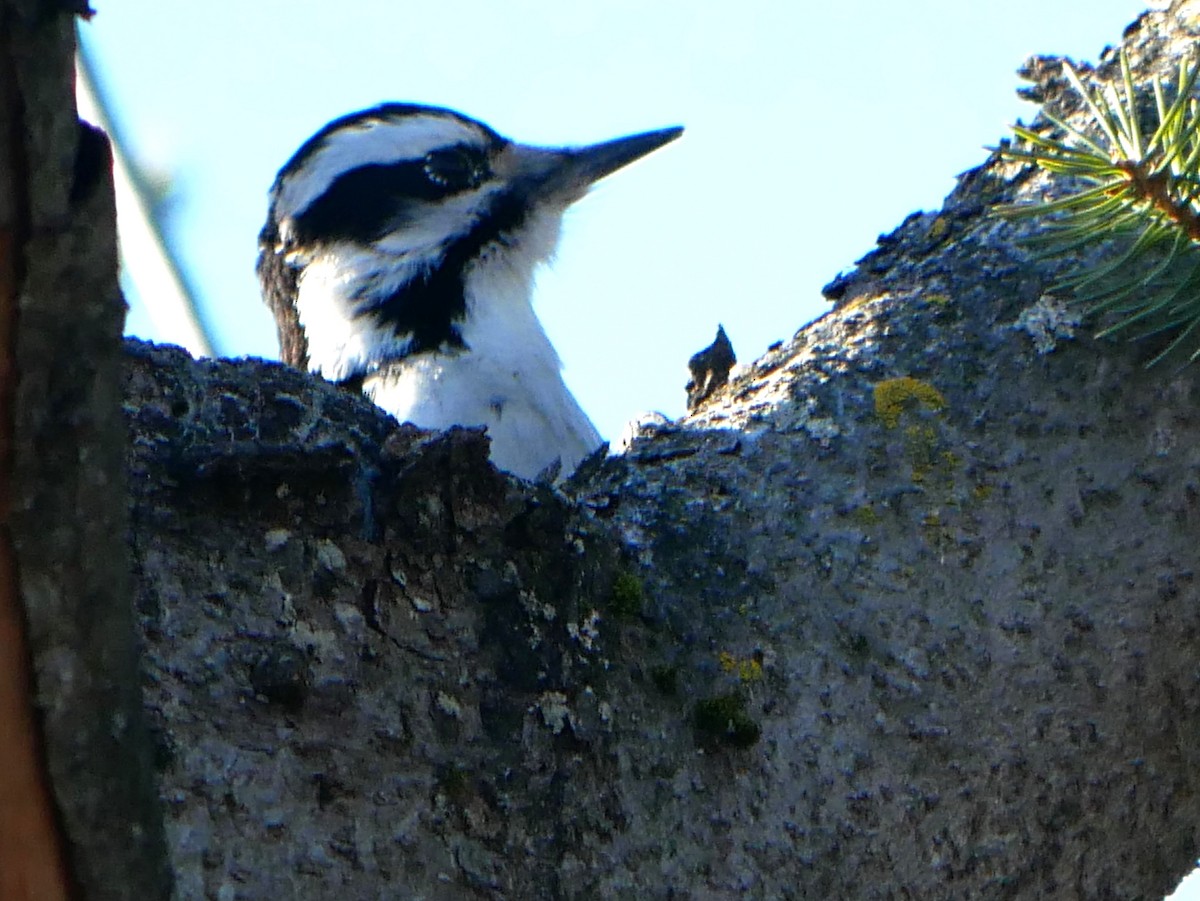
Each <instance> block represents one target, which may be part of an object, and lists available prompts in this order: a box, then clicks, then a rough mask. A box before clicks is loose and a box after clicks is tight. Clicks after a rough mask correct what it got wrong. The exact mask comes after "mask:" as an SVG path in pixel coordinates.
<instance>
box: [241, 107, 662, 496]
mask: <svg viewBox="0 0 1200 901" xmlns="http://www.w3.org/2000/svg"><path fill="white" fill-rule="evenodd" d="M681 132H682V129H680V128H667V129H662V130H660V131H652V132H646V133H644V134H638V135H632V136H630V137H626V138H619V139H617V140H615V141H608V142H605V143H602V144H595V145H591V146H588V147H579V148H542V147H531V146H526V145H521V144H515V143H513V142H511V141H509V140H507V139H505V138H503V137H501V136H500V135H499V134H497V133H496V132H494V131H493V130H492V129H490V128H488V127H487V126H486V125H483V124H482V123H480V122H477V121H475V120H473V119H469V118H467V117H466V116H463V115H460V114H459V113H456V112H454V111H452V110H448V109H442V108H437V107H426V106H416V105H410V104H385V105H382V106H378V107H375V108H373V109H368V110H364V111H362V112H358V113H353V114H351V115H348V116H344V117H342V118H340V119H337V120H335V121H333V122H331V123H329V124H328V125H326V126H325V127H324V128H322V129H321V130H320V131H319V132H317V133H316V134H315V135H313V137H312V138H310V139H309V140H308V141H307V142H305V144H304V145H303V146H302V147H301V148H300V149H299V150H298V151H297V152H296V154H295V155H294V156H293V157H292V158H291V159H290V160H289V161H288V162H287V164H286V165H284V167H283V168H282V169H281V170H280V172H279V175H278V177H277V178H276V180H275V184H274V185H273V186H272V188H271V192H270V210H269V213H268V216H267V223H266V225H265V226H264V227H263V230H262V232H261V234H260V235H259V257H258V274H259V279H260V281H261V283H262V289H263V297H264V299H265V301H266V303H267V304H268V306H270V308H271V311H272V313H273V314H274V316H275V321H276V324H277V326H278V330H279V344H280V351H281V356H282V358H283V360H284V362H286V363H290V364H291V365H293V366H297V367H301V368H306V369H308V370H310V371H312V372H316V373H319V374H321V375H323V376H324V377H325V378H327V379H330V380H332V381H336V382H355V383H361V386H362V389H363V391H364V393H366V394H367V395H368V396H369V397H371V398H372V399H373V400H374V401H375V402H376V403H377V404H378V405H379V406H381V407H383V408H384V409H385V410H387V411H388V412H390V413H392V414H393V415H394V416H395V417H396V418H397V419H399V420H400V421H402V422H403V421H410V422H413V423H415V424H417V425H419V426H422V427H424V428H432V429H443V428H448V427H450V426H452V425H469V426H478V425H483V426H486V427H487V430H488V433H489V435H490V436H491V440H492V459H493V462H495V464H496V465H497V466H498V467H500V468H501V469H504V470H507V471H509V472H512V473H514V474H516V475H518V476H522V477H524V478H534V477H536V476H538V475H539V474H542V473H544V472H547V471H553V469H552V468H553V467H554V466H555V465H556V464H557V465H559V466H561V472H562V473H563V474H566V473H569V472H570V471H571V470H573V469H574V467H575V465H576V464H577V463H578V462H579V461H580V460H581V459H582V458H583V457H584V456H586V455H587V454H589V453H590V452H591V451H593V450H595V449H596V448H597V447H598V446H599V445H600V443H601V439H600V436H599V434H598V433H597V432H596V429H595V427H594V426H593V425H592V423H591V422H590V421H589V419H588V417H587V415H586V414H585V413H584V412H583V410H581V409H580V407H579V404H578V403H577V402H576V401H575V398H574V397H573V396H572V395H571V393H570V391H568V390H567V387H566V385H565V384H564V383H563V380H562V376H561V372H560V370H561V364H560V362H559V360H558V356H557V355H556V354H555V352H554V348H553V347H552V346H551V344H550V341H549V339H548V338H547V337H546V334H545V332H544V331H543V330H542V327H541V323H540V322H539V321H538V319H537V316H536V315H535V314H534V311H533V307H532V305H531V293H532V289H533V274H534V270H535V268H536V267H537V265H538V264H539V263H541V262H543V261H545V260H547V259H548V258H549V257H550V256H551V255H552V254H553V252H554V248H555V246H556V244H557V243H558V237H559V230H560V225H561V222H562V215H563V213H564V211H565V210H566V208H567V207H568V206H569V205H570V204H572V203H573V202H574V201H576V200H578V199H579V198H581V197H582V196H583V195H584V194H585V193H587V190H588V188H589V187H590V186H591V185H592V184H593V183H594V182H596V181H597V180H599V179H600V178H603V177H604V176H605V175H608V174H609V173H611V172H613V171H615V170H617V169H619V168H621V167H622V166H624V165H626V164H628V163H630V162H632V161H634V160H636V159H638V158H639V157H641V156H644V155H645V154H647V153H649V152H651V151H652V150H655V149H656V148H658V147H661V146H662V145H663V144H666V143H667V142H668V141H671V140H673V139H675V138H676V137H678V136H679V134H680V133H681Z"/></svg>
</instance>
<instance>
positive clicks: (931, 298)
mask: <svg viewBox="0 0 1200 901" xmlns="http://www.w3.org/2000/svg"><path fill="white" fill-rule="evenodd" d="M925 300H927V301H928V302H929V303H931V304H933V305H934V306H935V307H948V306H949V305H950V304H951V303H952V302H953V301H952V300H951V298H950V295H949V294H926V295H925Z"/></svg>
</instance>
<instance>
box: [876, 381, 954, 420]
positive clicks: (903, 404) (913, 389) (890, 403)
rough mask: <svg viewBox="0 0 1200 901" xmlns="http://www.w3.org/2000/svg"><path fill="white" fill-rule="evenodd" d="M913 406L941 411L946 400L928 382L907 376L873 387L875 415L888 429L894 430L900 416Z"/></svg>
mask: <svg viewBox="0 0 1200 901" xmlns="http://www.w3.org/2000/svg"><path fill="white" fill-rule="evenodd" d="M914 405H915V406H922V407H925V408H926V409H928V410H941V409H943V408H944V407H945V406H946V398H945V397H943V396H942V392H940V391H938V389H937V388H935V387H933V385H931V384H929V382H922V381H921V380H920V379H914V378H910V377H909V376H901V377H900V378H898V379H888V380H887V381H884V382H880V383H879V384H877V385H876V386H875V415H876V416H878V417H879V418H880V419H881V420H882V421H883V424H884V425H885V426H887V427H888V428H889V429H891V428H895V427H896V425H897V424H899V422H900V414H901V413H903V412H904V411H905V410H906V409H908V408H909V407H911V406H914Z"/></svg>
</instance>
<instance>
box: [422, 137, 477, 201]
mask: <svg viewBox="0 0 1200 901" xmlns="http://www.w3.org/2000/svg"><path fill="white" fill-rule="evenodd" d="M487 175H488V165H487V157H485V156H484V155H483V154H482V153H481V152H480V151H478V150H475V149H473V148H471V147H442V148H440V149H438V150H431V151H429V153H427V154H425V177H426V178H427V179H429V181H430V182H431V183H432V184H435V185H437V186H438V187H440V188H442V189H443V190H446V191H451V192H453V191H466V190H468V189H469V188H475V187H478V186H479V184H480V183H481V182H482V181H483V180H484V179H485V178H487Z"/></svg>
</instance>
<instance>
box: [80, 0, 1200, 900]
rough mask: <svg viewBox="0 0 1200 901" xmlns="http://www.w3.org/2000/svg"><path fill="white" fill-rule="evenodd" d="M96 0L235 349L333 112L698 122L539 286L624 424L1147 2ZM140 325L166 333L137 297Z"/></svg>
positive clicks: (624, 191) (584, 122)
mask: <svg viewBox="0 0 1200 901" xmlns="http://www.w3.org/2000/svg"><path fill="white" fill-rule="evenodd" d="M95 6H96V7H97V9H98V14H97V15H96V17H95V18H94V20H93V21H92V22H91V23H88V24H85V25H84V26H83V27H82V34H83V38H84V41H85V43H86V44H87V46H88V47H89V48H90V50H91V51H92V53H93V55H94V59H95V62H96V64H97V68H98V70H99V74H100V76H101V78H102V80H103V84H104V87H105V89H106V91H107V93H108V94H109V95H110V98H111V100H112V102H113V104H114V106H115V109H116V113H117V116H118V117H119V123H120V125H121V126H123V129H124V131H125V132H126V135H127V137H128V138H129V139H130V141H131V145H132V147H131V149H132V150H133V152H134V153H135V155H136V156H137V157H138V159H139V161H140V162H141V164H142V165H143V166H146V167H148V168H149V169H151V170H157V171H159V172H161V173H164V174H166V175H169V176H171V177H172V178H173V179H174V180H175V182H174V183H175V197H174V208H175V211H176V216H175V219H174V232H175V234H176V236H177V238H178V244H179V246H180V248H181V252H182V258H183V259H182V262H183V264H184V266H185V267H186V269H187V271H188V273H189V275H190V276H191V278H192V279H193V281H194V282H195V283H196V285H197V286H198V288H199V291H200V295H201V297H200V300H201V302H202V311H203V315H204V317H205V319H206V320H207V323H208V324H209V325H210V327H211V330H212V332H213V333H214V337H215V339H216V346H217V348H218V350H219V352H221V353H222V354H225V355H231V356H238V355H246V354H250V355H259V356H268V357H270V356H274V355H275V352H276V347H275V335H274V326H273V323H272V322H271V319H270V316H269V315H268V314H267V311H266V309H265V308H264V307H263V305H262V304H261V302H260V300H259V297H258V287H257V283H256V281H255V278H254V259H255V253H256V247H255V238H256V235H257V232H258V229H259V227H260V226H261V224H262V221H263V217H264V215H265V211H266V200H265V197H266V192H267V189H268V187H269V186H270V184H271V181H272V179H273V178H274V175H275V172H276V170H277V169H278V168H279V166H280V165H282V163H283V162H284V161H285V160H286V159H287V158H288V157H289V156H290V155H291V153H292V152H293V151H294V150H295V149H296V148H297V147H298V146H299V144H300V143H301V142H302V141H303V140H304V139H306V138H307V137H308V136H309V135H310V134H311V133H312V132H314V131H315V130H316V129H317V128H319V127H320V126H321V125H323V124H324V123H325V122H326V121H327V120H329V119H331V118H334V117H335V116H338V115H341V114H342V113H345V112H348V111H351V110H354V109H358V108H361V107H365V106H369V105H372V104H375V103H377V102H380V101H383V100H406V101H416V102H424V103H432V104H438V105H444V106H450V107H454V108H456V109H459V110H461V111H462V112H464V113H467V114H468V115H471V116H474V117H476V118H479V119H482V120H483V121H485V122H487V123H488V124H490V125H491V126H493V127H494V128H496V129H497V130H498V131H500V132H502V133H503V134H505V135H507V136H509V137H511V138H514V139H517V140H520V141H524V142H543V143H547V144H570V143H586V142H591V141H596V140H601V139H606V138H611V137H616V136H619V135H623V134H626V133H630V132H634V131H640V130H643V129H649V128H656V127H660V126H666V125H675V124H682V125H684V126H686V127H687V133H686V134H685V135H684V137H683V139H682V140H681V141H678V142H676V143H674V144H672V145H670V146H669V147H667V148H665V149H664V150H662V151H660V152H658V153H656V154H654V155H653V156H652V157H649V158H647V159H646V160H644V161H642V162H640V163H638V164H637V165H635V166H634V167H632V168H631V169H629V170H626V171H622V172H620V173H618V174H616V175H615V176H613V177H612V178H610V179H608V180H606V181H605V182H603V183H602V185H601V187H600V188H599V189H598V190H596V191H595V192H594V193H593V194H592V195H591V196H589V197H588V198H586V199H585V200H584V201H582V202H581V203H580V204H578V205H577V206H576V207H575V209H574V210H573V212H572V213H571V214H570V215H569V216H568V220H567V226H566V229H565V231H564V240H563V244H562V247H561V249H560V252H559V255H558V259H557V262H556V263H555V265H554V267H553V268H552V269H549V270H544V271H543V272H542V274H541V276H540V278H539V288H538V293H537V300H536V306H537V309H538V311H539V314H540V315H541V316H542V319H543V322H544V323H545V324H546V327H547V331H548V332H549V334H550V336H551V338H552V339H553V341H554V342H555V345H556V347H557V348H558V350H559V353H560V355H561V356H562V358H563V360H564V362H565V363H566V366H567V380H568V382H569V384H570V385H571V386H572V388H573V390H574V391H575V393H576V395H577V396H578V397H579V399H580V402H581V403H582V404H583V406H584V407H585V409H587V410H588V411H589V413H590V414H591V415H592V417H593V419H594V420H595V422H596V424H597V426H598V427H599V428H600V431H601V432H602V433H604V434H605V435H606V436H608V437H615V436H616V435H617V434H618V433H619V431H620V428H621V426H622V424H623V423H624V422H625V421H626V420H627V419H629V418H630V417H632V416H634V415H636V414H638V413H640V412H642V411H645V410H651V409H658V410H662V411H663V412H666V413H668V414H670V415H678V414H679V413H681V412H682V410H683V399H684V393H683V384H684V381H685V380H686V366H685V364H686V361H687V359H688V357H689V356H690V355H691V354H692V353H693V352H694V351H696V350H698V349H700V348H701V347H703V346H704V345H706V344H707V343H708V342H709V340H711V338H712V335H713V333H714V331H715V329H716V326H717V323H719V322H720V323H724V325H725V327H726V330H727V331H728V333H729V335H730V338H731V339H732V340H733V343H734V347H735V349H736V351H737V353H738V355H739V357H740V358H741V359H742V360H743V361H747V362H748V361H750V360H752V359H753V358H754V357H756V356H758V355H759V354H760V353H762V351H763V350H764V349H765V348H766V347H767V345H768V344H770V343H771V342H772V341H776V340H780V339H785V338H787V337H789V336H791V335H792V334H793V333H794V332H795V331H796V330H797V329H798V328H799V327H801V326H802V325H804V324H805V323H806V322H808V321H809V320H811V319H813V318H814V317H816V316H818V315H820V314H821V313H822V312H824V310H825V309H826V305H825V303H824V302H823V300H822V298H821V295H820V288H821V286H822V285H824V284H825V283H826V282H828V281H829V280H830V279H832V278H833V277H834V276H835V275H836V274H837V273H838V272H839V271H840V270H842V269H844V268H846V267H848V266H850V265H851V264H852V263H853V262H854V260H856V259H857V258H858V257H860V256H862V255H863V254H864V253H866V252H867V251H868V250H870V249H871V247H872V246H873V245H874V242H875V238H876V236H877V235H878V234H880V233H886V232H888V231H891V230H892V229H893V228H894V227H895V226H896V225H898V224H899V223H900V221H901V220H902V219H903V218H904V217H905V216H906V215H907V214H909V213H910V212H913V211H914V210H919V209H931V208H936V207H938V206H939V205H940V203H941V200H942V198H943V197H944V196H945V195H946V194H947V193H948V192H949V191H950V190H951V188H952V187H953V179H954V176H955V175H956V174H957V173H959V172H961V171H963V170H965V169H968V168H970V167H972V166H975V165H977V164H978V163H980V162H981V161H982V160H983V159H984V157H985V151H984V150H983V149H982V147H983V146H984V145H993V144H995V143H996V142H997V141H998V140H999V139H1000V138H1001V137H1002V136H1004V135H1005V134H1006V133H1007V132H1006V128H1007V125H1008V124H1010V123H1011V122H1013V121H1014V120H1015V119H1016V118H1017V117H1018V116H1025V117H1029V116H1031V114H1032V108H1031V107H1029V106H1027V105H1026V104H1023V103H1021V102H1020V101H1019V100H1018V99H1017V97H1016V94H1015V90H1016V88H1017V87H1018V86H1019V85H1020V82H1019V81H1018V79H1017V77H1016V75H1015V70H1016V68H1017V67H1018V66H1019V65H1020V64H1021V63H1022V62H1023V61H1024V59H1025V58H1026V57H1027V56H1028V55H1030V54H1034V53H1054V54H1068V55H1071V56H1073V57H1075V58H1079V59H1087V60H1095V59H1096V58H1097V56H1098V55H1099V53H1100V51H1101V49H1102V48H1103V47H1104V46H1105V45H1106V44H1110V43H1116V42H1117V41H1119V39H1120V37H1121V32H1122V30H1123V29H1124V27H1125V26H1126V25H1127V24H1128V23H1129V22H1131V21H1132V20H1133V19H1134V18H1135V17H1136V16H1137V15H1138V13H1139V12H1141V10H1142V9H1143V7H1144V3H1142V2H1140V0H1006V2H1005V3H1002V4H1000V3H980V2H963V0H908V2H905V3H895V2H892V0H860V2H853V0H847V2H842V3H837V4H833V3H815V2H795V0H793V2H767V0H743V2H741V3H738V4H731V3H716V2H712V0H655V2H653V3H646V2H634V0H609V2H605V3H598V2H579V3H562V2H550V0H510V2H505V3H500V2H495V0H470V2H468V0H439V2H430V3H395V2H379V0H362V2H355V0H345V2H341V3H329V2H328V0H322V2H316V0H288V2H284V0H255V2H251V3H246V2H238V3H233V2H215V3H209V4H205V5H204V6H202V7H186V8H182V7H179V6H178V5H177V4H169V3H162V2H161V0H119V2H118V0H96V3H95ZM130 330H131V332H133V333H135V334H140V335H142V336H144V337H150V338H154V339H155V340H163V341H170V340H171V339H172V336H171V335H163V334H155V333H154V331H153V329H152V328H151V326H150V325H149V321H148V319H147V317H146V316H145V315H144V312H143V311H140V310H138V309H135V310H134V311H133V313H132V315H131V318H130ZM1175 898H1177V899H1179V901H1184V899H1191V901H1196V899H1200V889H1195V890H1192V889H1184V890H1182V891H1181V892H1180V893H1178V894H1177V895H1176V896H1175Z"/></svg>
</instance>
